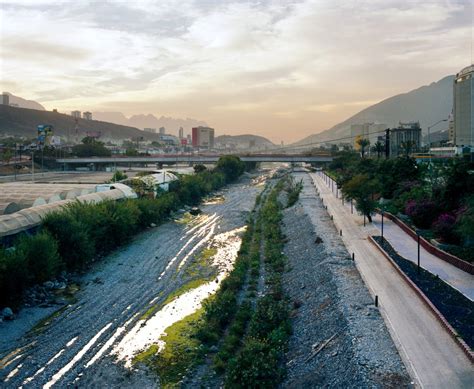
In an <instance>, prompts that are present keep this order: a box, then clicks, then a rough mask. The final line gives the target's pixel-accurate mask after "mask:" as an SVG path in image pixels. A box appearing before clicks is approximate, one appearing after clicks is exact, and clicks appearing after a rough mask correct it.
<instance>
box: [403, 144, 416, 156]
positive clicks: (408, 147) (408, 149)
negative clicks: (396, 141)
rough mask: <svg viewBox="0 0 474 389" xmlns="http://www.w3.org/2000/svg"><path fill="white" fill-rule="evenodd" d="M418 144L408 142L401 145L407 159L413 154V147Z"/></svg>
mask: <svg viewBox="0 0 474 389" xmlns="http://www.w3.org/2000/svg"><path fill="white" fill-rule="evenodd" d="M415 145H416V143H415V142H414V141H412V140H407V141H404V142H401V143H400V146H401V148H402V150H403V154H405V157H407V158H408V156H409V155H410V154H411V152H412V149H413V147H415Z"/></svg>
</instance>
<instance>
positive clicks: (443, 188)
mask: <svg viewBox="0 0 474 389" xmlns="http://www.w3.org/2000/svg"><path fill="white" fill-rule="evenodd" d="M406 146H407V147H409V146H410V145H406ZM327 173H328V174H329V175H331V176H332V177H333V178H334V179H335V180H336V182H337V184H338V186H339V187H341V188H342V193H343V196H344V197H345V198H346V199H354V200H355V201H356V203H355V205H356V208H357V210H358V211H359V212H360V213H362V214H364V215H366V216H367V217H368V218H369V220H370V215H371V214H373V213H374V212H375V210H376V209H377V208H380V207H383V208H384V210H386V211H389V212H391V213H393V214H398V215H400V217H402V218H405V219H408V221H409V223H412V225H413V226H414V227H415V228H417V229H419V231H420V233H422V234H423V235H424V236H428V237H429V236H431V237H435V238H436V239H437V240H438V241H439V242H441V243H442V244H443V246H442V248H443V249H446V250H447V251H450V252H452V253H454V252H456V253H457V254H456V255H459V256H460V257H462V258H464V259H465V260H469V261H472V260H473V258H472V255H470V254H469V251H470V250H469V249H468V248H469V247H472V245H473V244H474V238H473V237H474V227H473V225H474V217H473V215H474V195H473V193H474V163H472V162H469V161H467V160H463V159H460V158H459V159H453V160H451V161H449V162H448V163H445V164H441V163H432V165H430V166H427V165H423V164H417V163H416V161H415V160H414V159H413V158H410V157H408V156H407V155H405V156H403V157H399V158H394V159H378V158H377V159H370V158H361V157H360V156H359V155H358V154H357V153H355V152H348V151H343V152H340V153H339V154H338V156H337V157H336V158H335V159H334V160H333V162H332V163H331V164H330V165H329V169H328V172H327ZM381 199H383V200H384V201H383V202H381V201H380V200H381ZM471 251H472V250H471Z"/></svg>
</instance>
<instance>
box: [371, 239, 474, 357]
mask: <svg viewBox="0 0 474 389" xmlns="http://www.w3.org/2000/svg"><path fill="white" fill-rule="evenodd" d="M368 238H369V242H371V243H372V244H373V245H374V246H375V247H376V248H377V249H378V250H379V251H380V252H381V253H382V255H383V256H384V257H385V258H387V259H388V261H389V262H390V263H391V264H392V266H393V267H394V268H395V270H396V271H397V272H398V273H399V274H400V275H401V276H402V278H403V279H404V280H405V282H406V283H407V284H408V285H409V286H410V287H411V288H412V289H413V291H414V292H415V293H416V294H417V295H418V297H419V298H420V299H421V300H422V301H423V303H424V304H425V305H426V306H427V307H428V308H429V309H430V310H431V311H432V312H433V313H434V315H435V317H436V319H437V320H438V321H439V322H440V324H441V325H442V326H443V327H444V328H445V329H446V330H447V332H448V333H449V335H451V337H452V338H453V339H454V341H455V342H456V343H457V344H458V346H459V347H460V348H461V350H462V351H463V352H464V354H466V356H467V357H468V359H469V360H470V361H471V363H473V362H474V353H473V352H472V350H471V348H470V347H469V346H468V345H467V343H466V342H465V341H464V340H463V339H461V338H460V337H459V336H458V334H457V332H456V330H455V329H454V328H453V327H452V326H451V324H449V323H448V321H447V320H446V318H445V317H444V316H443V315H442V314H441V312H440V311H438V309H437V308H436V307H435V306H434V305H433V303H432V302H431V301H430V300H429V299H428V297H426V295H425V294H424V293H423V292H422V291H421V289H420V288H418V286H416V284H415V283H414V282H413V281H412V280H411V279H410V278H409V277H408V276H407V275H406V274H405V273H404V272H403V270H402V269H400V267H399V266H398V265H397V263H396V262H395V261H394V260H393V259H392V257H390V255H388V254H387V253H386V252H385V250H384V249H383V248H382V247H381V246H380V245H379V244H378V243H377V242H376V241H375V240H374V239H373V238H372V237H371V236H369V237H368Z"/></svg>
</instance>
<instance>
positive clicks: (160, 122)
mask: <svg viewBox="0 0 474 389" xmlns="http://www.w3.org/2000/svg"><path fill="white" fill-rule="evenodd" d="M92 117H93V118H95V119H98V120H104V121H109V122H112V123H117V124H122V125H127V126H132V127H137V128H140V129H144V128H156V129H158V128H160V127H165V128H166V132H167V133H169V134H175V135H177V133H178V130H179V128H180V127H183V128H184V130H185V131H186V132H191V128H193V127H198V126H207V123H206V122H203V121H200V120H196V119H190V118H186V119H178V118H172V117H166V116H161V117H160V118H157V117H156V116H154V115H152V114H148V115H133V116H131V117H129V118H127V117H126V116H125V115H124V114H123V113H121V112H94V113H93V114H92Z"/></svg>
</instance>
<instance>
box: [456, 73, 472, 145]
mask: <svg viewBox="0 0 474 389" xmlns="http://www.w3.org/2000/svg"><path fill="white" fill-rule="evenodd" d="M473 77H474V65H470V66H468V67H466V68H464V69H462V70H461V71H460V72H459V73H458V74H456V77H454V87H453V94H454V96H453V97H454V108H453V113H454V133H455V140H454V141H455V143H454V145H455V146H474V78H473Z"/></svg>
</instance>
